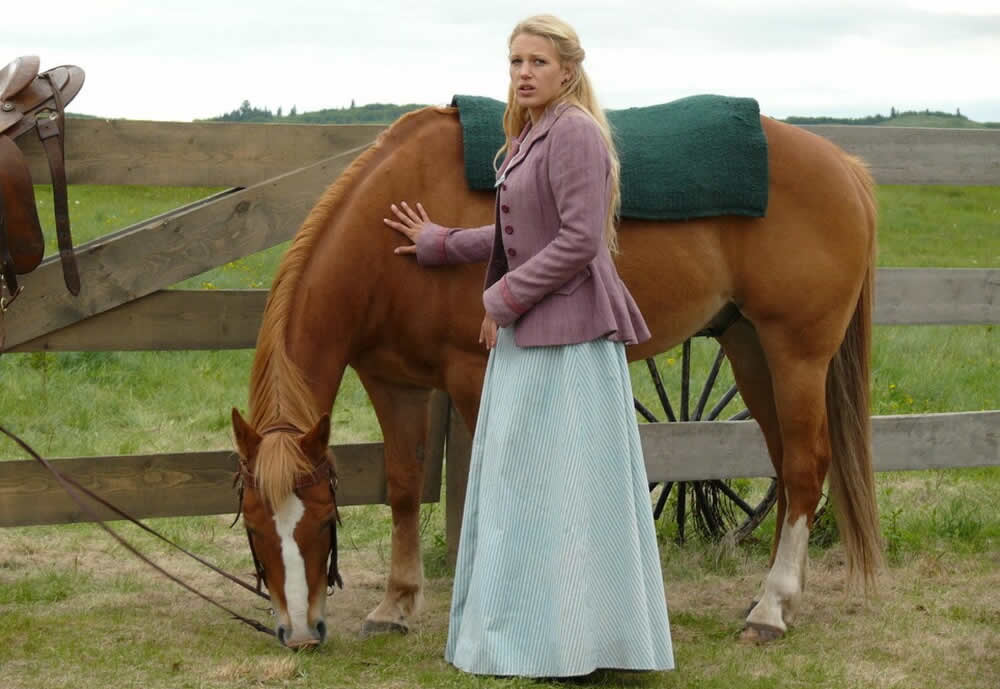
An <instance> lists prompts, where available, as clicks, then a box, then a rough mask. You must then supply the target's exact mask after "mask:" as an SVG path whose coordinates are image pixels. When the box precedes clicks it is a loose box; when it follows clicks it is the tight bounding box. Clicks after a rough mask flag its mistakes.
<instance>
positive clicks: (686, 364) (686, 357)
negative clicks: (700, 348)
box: [681, 339, 691, 421]
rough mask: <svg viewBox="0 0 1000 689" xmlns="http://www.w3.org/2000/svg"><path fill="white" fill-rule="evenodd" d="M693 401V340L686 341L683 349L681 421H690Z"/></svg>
mask: <svg viewBox="0 0 1000 689" xmlns="http://www.w3.org/2000/svg"><path fill="white" fill-rule="evenodd" d="M690 399H691V340H690V339H687V340H684V346H683V347H682V348H681V421H688V420H689V419H690V418H691V416H690V415H689V414H688V411H689V402H690Z"/></svg>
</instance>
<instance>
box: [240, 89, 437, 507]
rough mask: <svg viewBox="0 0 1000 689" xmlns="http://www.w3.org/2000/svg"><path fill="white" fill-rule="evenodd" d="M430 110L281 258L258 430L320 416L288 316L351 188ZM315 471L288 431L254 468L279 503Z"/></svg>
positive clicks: (364, 165)
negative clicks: (290, 338)
mask: <svg viewBox="0 0 1000 689" xmlns="http://www.w3.org/2000/svg"><path fill="white" fill-rule="evenodd" d="M428 110H438V111H440V109H439V108H423V109H421V110H415V111H413V112H410V113H407V114H405V115H403V116H402V117H401V118H399V119H398V120H397V121H396V122H395V123H394V124H392V125H391V126H390V127H388V128H386V129H385V130H383V131H382V132H381V133H380V134H379V135H378V137H377V138H376V139H375V143H374V144H373V145H372V146H371V147H369V148H368V150H366V151H365V152H364V153H362V154H361V155H359V156H358V157H357V158H355V160H354V162H353V163H351V165H350V166H349V167H348V168H347V170H345V171H344V172H343V174H341V175H340V177H338V178H337V180H336V181H335V182H333V184H331V185H330V186H329V187H328V188H327V189H326V191H325V192H324V193H323V196H322V197H321V198H320V200H319V201H318V202H317V203H316V205H315V206H314V207H313V209H312V210H311V211H310V212H309V215H308V216H307V217H306V219H305V221H304V222H303V223H302V227H301V228H299V231H298V232H297V233H296V235H295V238H294V240H293V241H292V245H291V247H290V248H289V249H288V252H287V253H286V254H285V255H284V257H283V258H282V259H281V263H280V264H279V266H278V272H277V274H276V275H275V278H274V283H273V284H272V286H271V290H270V293H269V294H268V297H267V304H266V306H265V307H264V316H263V319H262V321H261V325H260V331H259V333H258V335H257V350H256V354H255V355H254V361H253V367H252V369H251V372H250V425H251V426H253V428H254V429H256V431H257V432H258V433H263V432H264V431H265V430H267V429H268V428H273V427H276V426H286V425H288V426H294V427H295V428H297V429H299V430H300V431H301V432H302V433H306V432H308V431H309V430H311V429H312V428H313V426H315V425H316V422H317V421H318V420H319V418H320V416H321V413H320V412H319V411H318V410H317V409H316V408H315V404H314V402H313V398H312V394H311V392H310V390H309V386H308V384H307V383H306V380H305V378H304V376H303V375H302V372H301V371H300V370H299V368H298V366H297V365H296V364H295V362H293V361H292V360H291V358H289V355H288V349H287V341H286V334H287V327H288V319H289V316H290V314H291V312H292V306H293V304H294V303H295V302H294V297H295V292H296V287H297V286H298V283H299V278H300V277H301V276H302V274H303V273H304V272H305V269H306V266H307V265H308V264H309V260H310V258H311V257H312V256H313V255H314V249H315V247H316V244H317V242H318V241H319V238H320V237H321V235H322V233H323V231H324V230H325V229H326V228H328V227H330V225H331V222H330V219H331V218H332V217H333V215H334V213H335V212H336V211H337V210H338V208H339V207H340V206H341V203H342V202H343V201H344V199H345V197H346V196H347V195H348V193H347V192H348V190H350V189H352V188H353V187H354V185H355V183H356V182H358V180H359V178H360V177H362V175H363V174H364V173H366V172H367V169H368V166H369V163H371V162H372V160H373V159H374V158H376V157H378V156H380V155H381V153H382V152H383V148H384V147H385V145H386V142H387V140H389V139H391V138H393V137H394V134H395V133H396V132H397V131H398V130H399V129H401V128H403V127H404V126H405V125H407V124H408V123H410V122H411V121H412V120H414V119H416V118H418V117H419V115H420V114H421V113H423V112H426V111H428ZM312 469H313V467H312V464H311V462H310V461H309V459H308V458H307V457H306V456H305V455H304V454H303V452H302V449H301V448H300V447H299V444H298V442H297V440H296V437H295V436H293V435H292V434H291V433H288V432H282V431H275V432H272V433H267V434H266V435H264V437H263V439H262V440H261V444H260V447H259V448H258V451H257V461H256V465H255V466H254V474H255V475H256V478H257V490H258V492H259V493H260V495H261V496H262V497H263V498H264V500H266V501H267V502H268V503H270V504H271V505H272V506H277V505H279V504H281V502H282V501H283V500H284V499H285V498H286V497H288V495H289V494H291V492H292V490H293V489H294V487H295V476H296V474H299V473H304V472H310V471H312Z"/></svg>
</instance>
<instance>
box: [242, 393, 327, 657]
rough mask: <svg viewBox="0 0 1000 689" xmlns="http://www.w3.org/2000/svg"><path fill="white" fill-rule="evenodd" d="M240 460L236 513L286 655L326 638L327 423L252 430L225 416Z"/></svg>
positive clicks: (276, 426) (324, 420) (243, 423)
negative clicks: (303, 427) (239, 512)
mask: <svg viewBox="0 0 1000 689" xmlns="http://www.w3.org/2000/svg"><path fill="white" fill-rule="evenodd" d="M233 434H234V436H235V439H236V446H237V449H238V450H239V453H240V481H239V483H240V486H241V488H240V508H241V510H242V512H243V523H244V525H245V526H246V529H247V538H248V540H249V542H250V554H251V556H252V557H253V560H254V566H255V567H256V570H257V578H258V582H257V583H258V587H259V586H260V583H261V582H263V583H264V585H265V586H267V590H268V593H269V594H270V596H271V605H272V606H273V607H274V610H275V615H276V617H277V626H276V628H275V633H276V634H277V637H278V640H279V641H280V642H281V643H282V644H284V645H285V646H288V647H289V648H297V647H302V646H311V645H317V644H321V643H323V641H324V640H325V639H326V622H325V617H326V598H327V595H328V591H332V587H333V586H334V585H338V586H342V585H343V584H342V582H341V580H340V574H339V573H338V571H337V502H336V497H335V492H334V491H335V488H336V474H335V472H334V464H333V456H332V453H331V452H330V449H329V440H330V417H329V415H323V417H322V418H320V419H319V421H317V422H316V424H315V425H314V426H313V428H311V429H308V430H300V429H297V428H295V427H294V426H291V425H287V424H279V425H274V426H270V427H267V428H264V429H260V430H259V431H258V430H257V429H254V428H253V427H252V426H251V425H250V424H248V423H247V422H246V421H245V420H244V419H243V417H242V416H240V413H239V412H238V411H237V410H236V409H233Z"/></svg>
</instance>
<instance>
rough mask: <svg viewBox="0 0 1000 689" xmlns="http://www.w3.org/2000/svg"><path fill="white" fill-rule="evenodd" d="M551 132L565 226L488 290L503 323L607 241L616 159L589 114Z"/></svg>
mask: <svg viewBox="0 0 1000 689" xmlns="http://www.w3.org/2000/svg"><path fill="white" fill-rule="evenodd" d="M548 136H549V137H550V142H549V146H548V161H547V169H548V179H549V184H550V185H551V187H552V194H553V197H554V198H555V202H556V209H557V211H558V213H559V230H558V231H557V233H556V235H555V237H554V238H553V239H552V241H551V242H549V243H548V244H547V245H546V246H545V247H544V248H543V249H542V250H541V251H539V252H538V253H536V254H535V255H534V256H532V257H531V258H529V259H528V260H527V261H525V262H524V263H523V264H521V265H520V266H518V267H517V268H515V269H513V270H511V271H509V272H508V273H507V274H506V275H504V277H503V278H501V279H500V280H498V281H497V282H496V283H494V284H493V285H492V286H491V287H490V288H489V289H487V290H486V292H485V293H484V294H483V304H484V305H485V307H486V311H487V312H488V313H489V314H490V315H491V316H493V318H494V320H496V322H497V323H498V324H499V325H501V326H506V325H510V324H511V323H513V322H514V321H515V320H517V318H518V317H519V316H520V315H521V314H523V313H524V312H526V311H527V310H529V309H530V308H531V307H532V306H534V305H535V304H537V303H538V302H540V301H541V300H542V299H544V298H545V297H546V296H547V295H548V294H550V293H551V292H554V291H555V290H557V289H559V288H560V287H562V286H563V285H565V284H566V283H567V282H568V281H569V280H570V279H571V278H573V276H575V275H576V274H577V273H579V272H580V271H581V270H583V268H584V267H585V266H587V264H589V263H590V262H591V261H592V260H594V258H595V257H596V256H597V252H598V250H599V249H600V247H601V244H602V243H603V242H604V222H605V218H606V216H607V208H608V187H607V185H608V173H609V167H610V162H609V157H608V151H607V147H606V146H605V144H604V139H603V138H602V137H601V133H600V131H599V130H598V128H597V125H596V124H595V123H594V122H592V121H591V120H590V119H589V118H586V117H570V118H566V117H564V118H561V119H560V120H559V121H558V122H556V123H555V124H554V125H553V126H552V129H551V131H549V133H548Z"/></svg>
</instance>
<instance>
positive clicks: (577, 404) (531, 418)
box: [445, 328, 674, 677]
mask: <svg viewBox="0 0 1000 689" xmlns="http://www.w3.org/2000/svg"><path fill="white" fill-rule="evenodd" d="M445 659H446V660H447V661H448V662H450V663H453V664H454V665H455V666H456V667H458V668H460V669H462V670H465V671H467V672H474V673H478V674H489V675H520V676H528V677H568V676H573V675H584V674H589V673H590V672H593V671H594V670H596V669H598V668H623V669H632V670H666V669H670V668H672V667H673V664H674V659H673V648H672V646H671V642H670V630H669V627H668V622H667V605H666V599H665V597H664V593H663V575H662V573H661V571H660V560H659V551H658V549H657V544H656V535H655V533H654V530H653V517H652V510H651V508H650V502H649V489H648V485H647V481H646V468H645V465H644V464H643V459H642V448H641V447H640V445H639V433H638V428H637V426H636V421H635V416H634V412H633V411H632V385H631V381H630V380H629V374H628V366H627V364H626V361H625V347H624V345H622V344H621V343H618V342H611V341H609V340H604V339H601V340H595V341H593V342H587V343H583V344H577V345H569V346H562V347H529V348H521V347H518V346H517V345H516V344H515V343H514V336H513V332H512V331H511V329H509V328H502V329H501V330H500V332H499V336H498V340H497V345H496V348H494V350H493V352H492V353H491V354H490V359H489V365H488V367H487V369H486V382H485V385H484V387H483V397H482V402H481V403H480V408H479V421H478V423H477V427H476V434H475V439H474V441H473V445H472V463H471V466H470V471H469V482H468V489H467V492H466V502H465V514H464V515H463V518H462V538H461V542H460V545H459V551H458V563H457V567H456V571H455V584H454V589H453V592H452V604H451V619H450V624H449V628H448V644H447V647H446V649H445Z"/></svg>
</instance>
